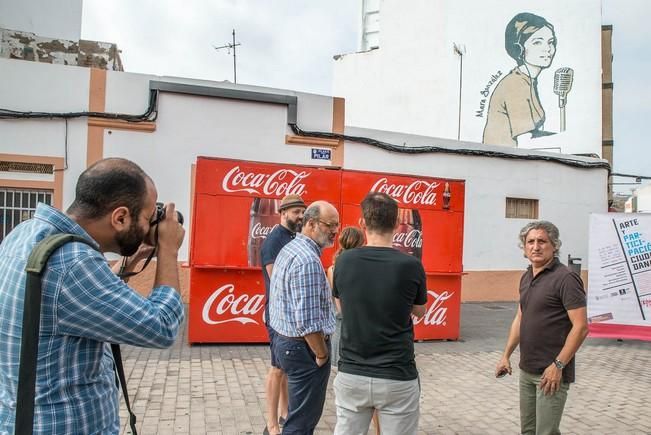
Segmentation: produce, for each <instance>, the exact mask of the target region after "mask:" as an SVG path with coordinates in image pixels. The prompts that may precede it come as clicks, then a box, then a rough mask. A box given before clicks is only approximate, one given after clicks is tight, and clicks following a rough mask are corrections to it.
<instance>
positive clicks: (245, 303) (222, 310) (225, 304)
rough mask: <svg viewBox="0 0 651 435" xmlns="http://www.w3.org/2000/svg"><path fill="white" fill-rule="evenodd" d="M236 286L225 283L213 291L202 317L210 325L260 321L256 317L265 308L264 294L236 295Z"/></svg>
mask: <svg viewBox="0 0 651 435" xmlns="http://www.w3.org/2000/svg"><path fill="white" fill-rule="evenodd" d="M234 291H235V286H234V285H233V284H225V285H223V286H221V287H219V288H218V289H217V290H215V291H214V292H213V294H212V295H210V297H209V298H208V299H207V300H206V302H205V303H204V304H203V310H202V312H201V318H202V319H203V321H204V322H206V323H207V324H209V325H219V324H221V323H228V322H239V323H241V324H242V325H246V324H247V323H253V324H256V325H259V324H260V323H259V322H258V321H257V320H255V319H254V317H255V316H256V314H258V313H259V312H260V311H261V310H262V309H264V294H255V295H253V296H249V295H247V294H240V295H237V296H236V295H235V294H233V292H234Z"/></svg>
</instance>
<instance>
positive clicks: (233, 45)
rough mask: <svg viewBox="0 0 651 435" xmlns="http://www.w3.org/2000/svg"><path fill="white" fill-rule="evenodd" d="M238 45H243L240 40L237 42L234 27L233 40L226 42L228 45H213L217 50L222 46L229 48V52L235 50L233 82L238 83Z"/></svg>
mask: <svg viewBox="0 0 651 435" xmlns="http://www.w3.org/2000/svg"><path fill="white" fill-rule="evenodd" d="M238 45H242V44H240V43H239V42H238V43H236V42H235V29H233V42H231V43H229V44H226V45H222V46H221V47H215V46H214V45H213V48H214V49H215V50H221V49H222V48H227V49H228V54H231V49H232V50H233V82H234V83H237V52H236V50H237V49H236V47H237V46H238Z"/></svg>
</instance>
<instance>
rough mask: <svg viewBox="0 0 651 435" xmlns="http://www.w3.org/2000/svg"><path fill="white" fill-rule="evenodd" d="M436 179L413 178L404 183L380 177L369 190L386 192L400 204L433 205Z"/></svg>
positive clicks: (438, 184) (436, 184) (434, 202)
mask: <svg viewBox="0 0 651 435" xmlns="http://www.w3.org/2000/svg"><path fill="white" fill-rule="evenodd" d="M440 185H441V183H439V182H437V181H431V182H430V181H425V180H414V181H412V182H410V183H405V184H392V183H389V180H388V179H387V178H380V179H379V180H377V181H376V182H375V184H374V185H373V187H371V192H382V193H386V194H387V195H389V196H390V197H392V198H393V199H395V200H396V201H398V202H400V203H402V204H414V205H435V204H436V192H435V190H436V188H438V187H439V186H440Z"/></svg>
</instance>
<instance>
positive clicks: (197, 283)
mask: <svg viewBox="0 0 651 435" xmlns="http://www.w3.org/2000/svg"><path fill="white" fill-rule="evenodd" d="M190 288H191V292H190V308H189V317H190V322H189V326H188V328H189V330H188V335H189V341H190V342H192V343H266V342H267V341H268V337H267V329H266V328H265V326H264V317H263V316H264V282H263V280H262V275H261V274H260V273H258V272H257V271H255V270H251V269H248V270H247V269H240V270H238V269H218V268H214V269H212V268H192V269H191V270H190ZM427 293H428V296H427V310H426V312H425V316H423V318H421V319H419V320H415V321H414V334H415V339H416V340H437V339H448V340H456V339H458V338H459V321H460V316H459V307H460V303H461V276H460V275H449V276H446V275H428V277H427Z"/></svg>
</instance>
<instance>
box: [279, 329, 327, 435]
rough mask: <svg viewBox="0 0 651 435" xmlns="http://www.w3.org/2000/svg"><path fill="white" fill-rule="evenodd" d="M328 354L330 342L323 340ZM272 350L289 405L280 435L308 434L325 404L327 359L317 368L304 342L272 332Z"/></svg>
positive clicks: (312, 355) (314, 358) (312, 354)
mask: <svg viewBox="0 0 651 435" xmlns="http://www.w3.org/2000/svg"><path fill="white" fill-rule="evenodd" d="M326 345H327V346H328V353H330V352H329V351H330V341H326ZM273 350H274V352H275V354H276V361H278V363H279V365H280V368H281V369H282V370H283V371H284V372H285V373H286V374H287V387H288V388H287V389H288V393H289V407H288V413H287V421H286V422H285V426H284V427H283V435H290V434H301V435H311V434H313V433H314V428H315V427H316V425H317V424H318V423H319V419H320V418H321V414H322V413H323V405H324V404H325V398H326V389H327V386H328V378H329V377H330V361H327V362H326V363H325V364H323V365H322V366H321V367H319V366H318V365H317V364H316V357H315V355H314V353H313V352H312V350H311V349H310V347H309V346H308V344H307V342H306V341H304V340H301V339H292V338H287V337H284V336H282V335H280V334H278V335H276V337H275V342H274V346H273Z"/></svg>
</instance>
